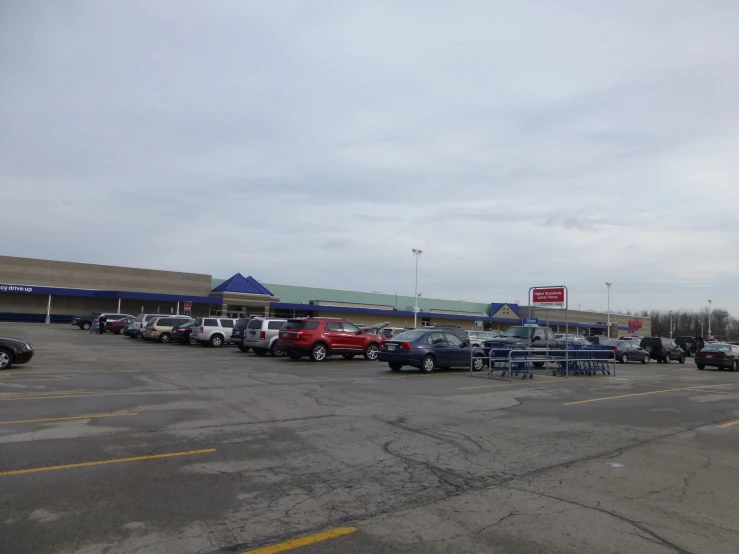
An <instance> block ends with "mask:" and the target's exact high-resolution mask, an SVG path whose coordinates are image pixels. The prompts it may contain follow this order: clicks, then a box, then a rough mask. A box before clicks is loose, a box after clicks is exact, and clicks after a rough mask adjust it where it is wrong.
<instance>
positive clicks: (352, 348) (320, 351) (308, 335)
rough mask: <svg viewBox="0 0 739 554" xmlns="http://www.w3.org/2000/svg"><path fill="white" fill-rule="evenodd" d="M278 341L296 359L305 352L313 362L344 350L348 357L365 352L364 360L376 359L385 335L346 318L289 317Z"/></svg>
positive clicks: (345, 356)
mask: <svg viewBox="0 0 739 554" xmlns="http://www.w3.org/2000/svg"><path fill="white" fill-rule="evenodd" d="M278 342H279V344H281V345H283V346H284V347H285V349H286V350H287V355H288V356H290V358H292V359H293V360H298V359H300V358H301V357H302V356H305V355H306V354H307V355H308V356H310V359H311V360H313V361H314V362H322V361H323V360H325V359H326V357H327V356H331V355H333V354H341V355H342V356H344V358H346V359H347V360H349V359H351V358H353V357H354V356H356V355H357V354H362V355H364V359H365V360H376V359H377V352H378V351H379V349H380V346H382V343H383V342H384V337H382V336H378V335H372V334H367V333H363V332H362V331H361V329H360V328H359V327H357V326H356V325H354V324H353V323H349V322H348V321H346V320H344V319H329V318H323V317H308V318H305V319H289V320H288V321H287V323H285V325H284V326H283V327H282V329H280V338H279V339H278Z"/></svg>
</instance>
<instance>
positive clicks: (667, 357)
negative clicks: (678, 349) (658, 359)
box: [662, 354, 672, 364]
mask: <svg viewBox="0 0 739 554" xmlns="http://www.w3.org/2000/svg"><path fill="white" fill-rule="evenodd" d="M671 361H672V359H671V358H670V355H669V354H665V357H664V359H663V360H662V363H663V364H669V363H670V362H671Z"/></svg>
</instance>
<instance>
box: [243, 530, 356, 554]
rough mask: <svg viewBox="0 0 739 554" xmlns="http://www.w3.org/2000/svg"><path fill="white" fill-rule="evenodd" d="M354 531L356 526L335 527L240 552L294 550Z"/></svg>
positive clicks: (271, 553) (263, 553) (262, 553)
mask: <svg viewBox="0 0 739 554" xmlns="http://www.w3.org/2000/svg"><path fill="white" fill-rule="evenodd" d="M356 531H357V528H356V527H337V528H336V529H331V530H329V531H323V532H321V533H316V534H314V535H308V536H307V537H300V538H298V539H292V540H289V541H285V542H281V543H279V544H272V545H270V546H262V547H260V548H255V549H254V550H247V551H246V552H242V553H241V554H278V553H279V552H287V551H288V550H294V549H296V548H300V547H302V546H308V545H310V544H316V543H318V542H323V541H327V540H330V539H335V538H336V537H343V536H345V535H351V534H352V533H354V532H356Z"/></svg>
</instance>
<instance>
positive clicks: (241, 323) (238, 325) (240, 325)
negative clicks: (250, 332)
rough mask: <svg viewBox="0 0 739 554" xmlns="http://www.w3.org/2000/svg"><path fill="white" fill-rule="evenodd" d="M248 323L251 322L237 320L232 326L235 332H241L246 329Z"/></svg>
mask: <svg viewBox="0 0 739 554" xmlns="http://www.w3.org/2000/svg"><path fill="white" fill-rule="evenodd" d="M249 321H251V320H249V319H239V320H238V321H237V322H236V323H235V324H234V329H235V330H237V331H243V330H244V329H246V326H247V324H248V323H249Z"/></svg>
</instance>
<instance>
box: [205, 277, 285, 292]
mask: <svg viewBox="0 0 739 554" xmlns="http://www.w3.org/2000/svg"><path fill="white" fill-rule="evenodd" d="M211 292H241V293H245V294H264V295H266V296H274V294H272V293H271V292H270V291H269V290H267V289H266V288H264V287H263V286H262V285H261V284H260V283H259V281H257V280H256V279H255V278H254V277H252V276H251V275H250V276H249V277H244V276H243V275H242V274H241V273H237V274H236V275H234V276H233V277H230V278H229V279H226V280H225V281H223V283H221V284H220V285H218V286H217V287H216V288H214V289H213V290H212V291H211Z"/></svg>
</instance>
